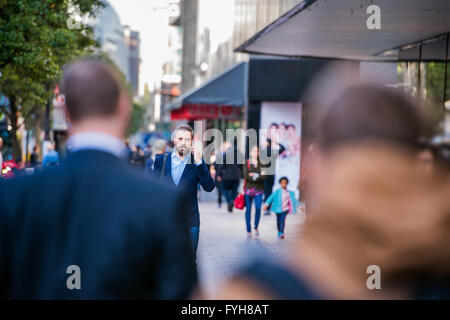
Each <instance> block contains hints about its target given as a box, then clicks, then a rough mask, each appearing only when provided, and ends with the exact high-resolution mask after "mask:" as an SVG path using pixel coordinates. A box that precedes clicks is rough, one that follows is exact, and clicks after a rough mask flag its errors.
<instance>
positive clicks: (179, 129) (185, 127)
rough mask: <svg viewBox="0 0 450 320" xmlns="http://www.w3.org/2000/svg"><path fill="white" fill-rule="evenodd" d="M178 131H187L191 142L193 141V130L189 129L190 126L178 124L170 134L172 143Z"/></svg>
mask: <svg viewBox="0 0 450 320" xmlns="http://www.w3.org/2000/svg"><path fill="white" fill-rule="evenodd" d="M178 131H188V132H190V133H191V138H192V140H194V130H193V129H192V128H191V126H190V125H188V124H180V125H179V126H178V127H176V128H175V130H173V132H172V141H174V140H175V135H176V134H177V132H178Z"/></svg>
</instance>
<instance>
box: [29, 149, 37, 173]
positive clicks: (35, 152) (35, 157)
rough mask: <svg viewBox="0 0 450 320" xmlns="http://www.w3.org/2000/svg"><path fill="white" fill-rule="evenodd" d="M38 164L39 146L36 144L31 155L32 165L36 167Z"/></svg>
mask: <svg viewBox="0 0 450 320" xmlns="http://www.w3.org/2000/svg"><path fill="white" fill-rule="evenodd" d="M38 164H39V156H38V152H37V146H34V147H33V152H32V153H31V156H30V167H32V168H35V167H37V166H38Z"/></svg>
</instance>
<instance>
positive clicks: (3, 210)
mask: <svg viewBox="0 0 450 320" xmlns="http://www.w3.org/2000/svg"><path fill="white" fill-rule="evenodd" d="M61 88H62V91H63V93H64V94H65V97H66V99H65V104H66V109H67V110H68V114H69V116H70V119H71V126H70V129H69V139H68V141H67V149H68V154H67V157H66V158H65V159H64V160H63V161H62V163H61V164H60V165H59V166H56V167H49V168H45V169H44V170H42V171H39V172H37V173H36V174H34V175H30V176H24V177H20V178H18V179H11V180H10V181H7V182H5V183H2V184H1V185H0V189H1V190H0V298H6V299H187V298H188V297H189V296H190V295H191V294H192V291H193V289H194V288H195V285H196V282H195V279H196V271H195V266H194V260H193V259H192V254H191V252H190V251H189V250H190V246H189V234H188V228H187V225H185V224H184V223H183V221H181V219H180V216H182V215H185V214H186V207H185V206H184V198H183V196H182V194H180V193H179V192H178V191H176V190H175V189H174V188H171V187H169V186H166V185H164V184H162V183H160V182H158V181H152V180H151V179H147V178H145V177H142V175H139V174H137V173H136V172H135V170H133V169H131V168H130V166H129V165H128V163H127V162H126V160H125V159H122V158H121V156H122V155H123V154H124V153H123V150H124V149H125V145H124V144H123V142H122V141H123V137H124V135H125V133H126V130H127V128H128V124H129V119H130V115H131V101H130V98H129V96H128V93H127V91H126V89H125V87H124V84H122V82H121V80H120V77H119V76H118V75H117V74H116V73H115V71H114V69H113V68H112V67H110V66H109V65H107V64H106V63H104V62H101V61H98V60H92V59H88V60H82V61H78V62H75V63H74V64H72V65H70V66H69V67H68V68H67V69H66V70H65V71H64V76H63V80H62V86H61ZM149 204H150V205H149ZM155 204H156V205H155Z"/></svg>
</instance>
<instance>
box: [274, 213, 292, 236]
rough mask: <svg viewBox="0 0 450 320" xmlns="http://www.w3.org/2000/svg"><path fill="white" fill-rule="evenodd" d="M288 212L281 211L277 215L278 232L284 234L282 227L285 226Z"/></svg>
mask: <svg viewBox="0 0 450 320" xmlns="http://www.w3.org/2000/svg"><path fill="white" fill-rule="evenodd" d="M288 212H289V211H287V210H286V211H283V212H281V213H277V214H276V216H277V228H278V231H279V232H282V233H284V226H285V225H286V216H287V214H288Z"/></svg>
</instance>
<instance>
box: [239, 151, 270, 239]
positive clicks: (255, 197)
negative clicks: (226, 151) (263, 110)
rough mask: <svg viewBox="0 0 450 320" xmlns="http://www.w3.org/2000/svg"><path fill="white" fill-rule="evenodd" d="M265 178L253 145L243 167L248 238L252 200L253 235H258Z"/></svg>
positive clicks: (249, 236)
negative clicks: (253, 216) (253, 215)
mask: <svg viewBox="0 0 450 320" xmlns="http://www.w3.org/2000/svg"><path fill="white" fill-rule="evenodd" d="M265 179H266V175H265V174H264V171H263V168H262V166H261V162H260V159H259V148H258V146H256V145H255V146H253V147H252V148H251V149H250V158H249V159H248V160H247V165H246V166H245V168H244V200H245V207H246V212H245V222H246V227H247V236H248V238H251V237H252V236H253V234H252V230H251V211H252V203H253V201H254V203H255V222H254V231H255V236H256V237H258V236H259V232H258V225H259V220H260V217H261V205H262V199H263V195H264V180H265Z"/></svg>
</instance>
